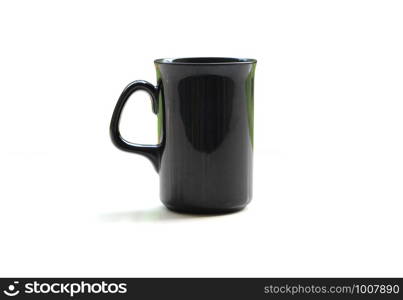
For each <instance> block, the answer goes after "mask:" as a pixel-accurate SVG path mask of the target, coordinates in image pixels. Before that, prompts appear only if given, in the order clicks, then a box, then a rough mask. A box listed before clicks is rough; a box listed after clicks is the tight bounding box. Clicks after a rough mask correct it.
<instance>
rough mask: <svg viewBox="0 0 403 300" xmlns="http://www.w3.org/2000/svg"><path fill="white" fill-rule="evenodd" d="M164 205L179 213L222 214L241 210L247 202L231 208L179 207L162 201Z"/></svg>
mask: <svg viewBox="0 0 403 300" xmlns="http://www.w3.org/2000/svg"><path fill="white" fill-rule="evenodd" d="M164 206H165V207H166V208H168V209H169V210H170V211H173V212H176V213H181V214H193V215H224V214H231V213H235V212H238V211H241V210H243V209H244V208H245V207H246V206H247V204H245V205H242V206H237V207H231V208H207V207H180V206H171V205H167V204H165V203H164Z"/></svg>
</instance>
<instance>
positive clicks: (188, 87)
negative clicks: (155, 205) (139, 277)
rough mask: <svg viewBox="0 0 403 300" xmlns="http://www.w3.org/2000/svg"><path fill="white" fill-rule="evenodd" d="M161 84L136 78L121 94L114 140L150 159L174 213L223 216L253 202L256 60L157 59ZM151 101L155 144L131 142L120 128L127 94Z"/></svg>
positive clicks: (113, 124) (113, 127) (112, 130)
mask: <svg viewBox="0 0 403 300" xmlns="http://www.w3.org/2000/svg"><path fill="white" fill-rule="evenodd" d="M154 63H155V67H156V71H157V86H154V85H152V84H151V83H149V82H146V81H142V80H138V81H134V82H132V83H130V84H129V85H128V86H127V87H126V88H125V89H124V91H123V92H122V94H121V96H120V98H119V100H118V102H117V104H116V107H115V110H114V112H113V115H112V120H111V124H110V135H111V139H112V141H113V143H114V144H115V146H116V147H118V148H119V149H121V150H124V151H129V152H133V153H137V154H141V155H143V156H145V157H147V158H148V159H149V160H150V161H151V163H152V164H153V166H154V168H155V169H156V171H157V172H158V173H159V175H160V198H161V201H162V202H163V204H164V205H165V206H166V207H168V208H169V209H171V210H175V211H179V212H188V213H213V214H216V213H226V212H233V211H237V210H240V209H242V208H244V207H245V206H246V205H247V204H248V203H249V202H250V200H251V198H252V160H253V107H254V100H253V89H254V87H253V86H254V74H255V67H256V60H255V59H243V58H218V57H199V58H176V59H157V60H155V61H154ZM138 90H143V91H146V92H147V93H148V94H149V95H150V96H151V101H152V110H153V112H154V113H155V114H157V116H158V139H159V143H158V144H156V145H140V144H134V143H131V142H128V141H126V140H125V139H123V138H122V136H121V134H120V131H119V121H120V115H121V112H122V110H123V108H124V106H125V103H126V102H127V100H128V99H129V97H130V95H131V94H133V93H134V92H135V91H138Z"/></svg>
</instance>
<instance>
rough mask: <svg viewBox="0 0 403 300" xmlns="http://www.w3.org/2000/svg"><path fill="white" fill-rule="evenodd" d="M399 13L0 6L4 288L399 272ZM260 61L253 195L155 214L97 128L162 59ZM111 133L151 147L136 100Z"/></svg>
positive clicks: (223, 4)
mask: <svg viewBox="0 0 403 300" xmlns="http://www.w3.org/2000/svg"><path fill="white" fill-rule="evenodd" d="M402 16H403V4H402V2H399V1H368V0H366V1H340V0H338V1H252V0H249V1H235V0H232V1H210V0H204V1H202V2H194V1H177V0H175V1H172V0H171V1H157V0H153V1H2V4H1V5H0V33H1V34H0V133H1V135H0V137H1V139H0V238H1V242H0V243H1V246H0V275H1V276H403V259H402V253H403V241H402V228H403V218H402V209H403V204H402V201H403V139H402V137H403V136H402V135H403V117H402V116H403V85H402V83H403V39H402V37H403V18H402ZM186 56H234V57H252V58H256V59H257V60H258V65H257V69H256V81H255V84H256V86H255V165H254V169H255V172H254V178H255V181H254V199H253V200H252V202H251V204H250V206H249V207H248V208H247V209H246V210H244V211H242V212H240V213H237V214H232V215H226V216H215V217H194V216H187V215H178V214H174V213H171V212H168V211H167V210H165V209H164V208H163V207H162V204H161V203H160V202H159V199H158V195H159V191H158V187H159V185H158V176H157V174H156V173H155V171H154V169H153V168H152V166H151V164H150V163H149V162H148V161H147V160H146V159H144V158H143V157H140V156H136V155H133V154H129V153H124V152H121V151H118V150H117V149H115V148H114V147H113V145H112V143H111V142H110V140H109V133H108V127H109V121H110V117H111V114H112V111H113V108H114V105H115V103H116V100H117V98H118V96H119V95H120V93H121V91H122V90H123V88H124V87H125V86H126V84H128V83H129V82H131V81H133V80H136V79H144V80H148V81H150V82H153V83H155V70H154V65H153V60H154V59H155V58H161V57H186ZM129 102H130V103H129V104H128V105H127V107H126V110H125V113H124V116H123V122H122V131H123V133H124V135H125V137H126V138H127V139H130V140H132V141H134V142H139V143H154V142H155V141H156V140H157V137H156V131H157V130H156V123H157V122H156V117H155V115H153V114H152V113H151V109H150V101H149V100H148V99H147V95H146V94H144V93H138V94H136V95H134V96H133V97H132V99H131V100H130V101H129Z"/></svg>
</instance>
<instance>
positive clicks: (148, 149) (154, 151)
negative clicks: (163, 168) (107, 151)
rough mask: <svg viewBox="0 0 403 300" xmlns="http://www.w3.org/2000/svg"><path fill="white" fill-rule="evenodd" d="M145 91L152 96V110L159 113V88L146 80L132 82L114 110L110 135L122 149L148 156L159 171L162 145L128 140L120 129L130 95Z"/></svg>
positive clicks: (114, 142)
mask: <svg viewBox="0 0 403 300" xmlns="http://www.w3.org/2000/svg"><path fill="white" fill-rule="evenodd" d="M139 90H142V91H145V92H147V93H148V94H149V95H150V96H151V103H152V110H153V112H154V113H155V114H157V113H158V100H157V99H158V88H157V87H155V86H154V85H152V84H151V83H149V82H147V81H144V80H136V81H133V82H132V83H130V84H129V85H128V86H127V87H126V88H125V89H124V90H123V92H122V94H121V95H120V97H119V100H118V102H117V103H116V106H115V110H114V111H113V115H112V119H111V125H110V136H111V139H112V142H113V144H114V145H115V146H116V147H117V148H119V149H120V150H123V151H127V152H132V153H136V154H141V155H143V156H145V157H147V158H148V159H149V160H150V161H151V163H152V164H153V166H154V168H155V170H156V171H157V172H158V171H159V168H160V158H161V145H142V144H134V143H131V142H128V141H126V140H125V139H124V138H123V137H122V135H121V134H120V130H119V123H120V116H121V113H122V110H123V108H124V106H125V104H126V102H127V100H128V99H129V97H130V96H131V95H132V94H133V93H134V92H136V91H139Z"/></svg>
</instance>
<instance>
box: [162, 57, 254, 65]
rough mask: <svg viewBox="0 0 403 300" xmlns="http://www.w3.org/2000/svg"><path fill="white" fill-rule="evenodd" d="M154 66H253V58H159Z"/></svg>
mask: <svg viewBox="0 0 403 300" xmlns="http://www.w3.org/2000/svg"><path fill="white" fill-rule="evenodd" d="M154 63H155V64H167V65H199V66H204V65H239V64H255V63H257V60H256V59H254V58H236V57H178V58H159V59H156V60H154Z"/></svg>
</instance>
